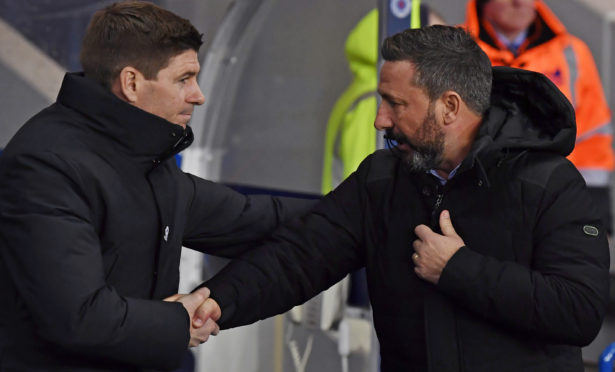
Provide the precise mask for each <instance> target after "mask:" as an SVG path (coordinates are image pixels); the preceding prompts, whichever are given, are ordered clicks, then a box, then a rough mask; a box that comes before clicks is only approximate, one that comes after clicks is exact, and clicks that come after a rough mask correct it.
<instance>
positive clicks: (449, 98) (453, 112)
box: [440, 90, 461, 125]
mask: <svg viewBox="0 0 615 372" xmlns="http://www.w3.org/2000/svg"><path fill="white" fill-rule="evenodd" d="M440 100H441V102H442V107H443V110H442V119H443V122H444V124H445V125H446V124H451V123H453V122H455V120H456V119H457V115H459V109H460V107H461V97H460V96H459V94H457V92H454V91H452V90H449V91H446V92H444V93H443V94H442V96H441V97H440Z"/></svg>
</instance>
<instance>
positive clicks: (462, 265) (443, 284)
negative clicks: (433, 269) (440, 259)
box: [437, 245, 478, 293]
mask: <svg viewBox="0 0 615 372" xmlns="http://www.w3.org/2000/svg"><path fill="white" fill-rule="evenodd" d="M477 255H478V254H477V253H476V252H474V251H472V250H471V249H469V248H468V247H466V246H465V245H464V246H463V247H461V248H459V250H458V251H457V252H455V254H454V255H453V256H452V257H451V258H450V259H449V260H448V262H447V263H446V266H444V269H443V270H442V273H441V274H440V280H438V285H437V287H438V289H440V290H442V291H444V292H446V293H456V292H458V290H459V288H460V287H464V283H465V281H466V280H467V272H468V268H469V267H472V266H473V265H475V262H476V260H477V257H476V256H477Z"/></svg>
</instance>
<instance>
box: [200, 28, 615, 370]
mask: <svg viewBox="0 0 615 372" xmlns="http://www.w3.org/2000/svg"><path fill="white" fill-rule="evenodd" d="M382 55H383V57H384V59H385V62H384V64H383V66H382V69H381V72H380V82H379V85H378V92H379V94H380V95H381V96H382V103H381V104H380V107H379V109H378V114H377V117H376V120H375V126H376V128H377V129H379V130H385V131H386V137H387V138H389V140H394V141H395V142H396V146H395V148H394V151H390V150H380V151H376V152H375V153H373V154H372V155H370V156H369V157H367V158H366V159H365V160H364V161H363V163H362V164H361V165H360V166H359V168H358V170H357V171H356V172H355V173H353V174H352V175H351V176H350V177H349V178H347V179H346V180H345V181H344V182H343V183H342V184H341V185H340V186H339V187H337V188H336V189H335V190H334V191H332V192H331V193H330V194H328V195H327V196H326V197H325V198H324V199H323V200H322V201H321V202H320V203H319V204H318V205H317V206H316V207H315V208H314V209H313V210H312V211H311V212H310V213H308V214H307V215H306V216H303V217H302V218H301V219H300V220H299V221H294V222H292V223H289V224H287V225H285V226H284V227H282V228H280V229H278V230H276V232H275V233H274V234H273V235H272V238H270V239H267V240H266V241H264V242H263V244H262V245H261V246H259V247H257V248H255V249H252V250H250V251H249V252H247V253H246V254H245V255H243V256H242V257H241V258H240V259H238V260H234V261H233V262H232V263H231V264H230V265H229V266H227V267H226V268H225V269H223V270H222V271H221V273H220V274H218V275H217V276H216V277H214V278H213V279H212V280H210V281H208V282H206V283H204V284H203V285H204V286H206V287H208V288H209V289H210V290H211V297H210V298H209V299H207V300H206V301H205V303H204V304H203V305H202V306H201V307H200V308H199V310H198V315H197V318H206V317H207V316H208V314H209V313H210V312H215V311H219V310H220V309H221V311H222V316H221V318H220V319H219V321H218V324H219V325H220V327H221V328H229V327H235V326H239V325H243V324H248V323H251V322H254V321H256V320H258V319H262V318H266V317H268V316H271V315H274V314H277V313H280V312H283V311H286V310H288V309H290V308H291V307H292V306H294V305H297V304H300V303H302V302H304V301H306V300H307V299H309V298H311V297H312V296H314V295H316V294H318V293H319V292H320V291H322V290H324V289H326V288H327V287H329V286H330V285H332V284H333V283H335V282H336V281H338V280H339V279H341V278H342V277H343V276H344V275H346V274H347V273H348V272H350V271H353V270H356V269H358V268H360V267H362V266H365V267H366V269H367V280H368V287H369V296H370V300H371V304H372V306H373V314H374V325H375V328H376V332H377V334H378V339H379V341H380V355H381V370H382V371H421V372H424V371H429V372H440V371H447V372H448V371H472V372H483V371H484V372H492V371H510V372H512V371H514V372H519V371H547V370H548V371H559V372H565V371H576V372H581V371H583V365H582V359H581V349H580V346H582V345H586V344H588V343H589V342H590V341H591V340H592V339H593V338H594V337H595V335H596V334H597V332H598V330H599V328H600V325H601V322H602V319H603V316H604V313H605V308H606V302H607V297H608V266H609V253H608V247H607V239H606V235H605V231H604V227H603V226H602V225H601V222H600V218H599V216H598V214H597V212H596V208H595V206H594V205H593V204H592V199H591V196H590V195H589V193H588V191H587V189H586V187H585V184H584V182H583V178H582V177H581V175H580V174H579V172H578V171H577V170H576V168H575V167H574V166H573V165H572V164H571V163H570V162H569V161H568V160H566V159H565V156H566V155H567V154H568V153H570V151H571V150H572V148H573V146H574V134H575V122H574V111H573V109H572V107H571V105H570V103H569V102H568V100H566V98H565V97H564V96H563V95H562V93H561V92H560V91H559V90H558V89H557V88H556V87H555V86H554V85H553V84H552V83H551V82H550V81H549V80H548V79H547V78H546V77H545V76H543V75H541V74H538V73H534V72H529V71H523V70H517V69H512V68H505V67H497V68H493V69H492V68H491V65H490V63H489V59H488V58H487V56H486V55H485V53H484V52H483V51H482V50H481V49H480V47H479V46H478V45H477V44H476V43H475V42H474V41H473V39H472V37H471V36H470V35H469V34H467V33H466V32H465V31H464V30H463V29H461V28H454V27H448V26H430V27H424V28H421V29H414V30H406V31H404V32H402V33H399V34H397V35H394V36H392V37H389V38H387V39H386V41H385V42H384V45H383V47H382Z"/></svg>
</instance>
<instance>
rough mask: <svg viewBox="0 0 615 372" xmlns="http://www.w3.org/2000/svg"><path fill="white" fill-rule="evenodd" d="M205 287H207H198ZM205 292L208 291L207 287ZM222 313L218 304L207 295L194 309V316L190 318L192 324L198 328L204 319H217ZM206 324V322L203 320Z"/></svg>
mask: <svg viewBox="0 0 615 372" xmlns="http://www.w3.org/2000/svg"><path fill="white" fill-rule="evenodd" d="M201 289H207V287H203V288H200V289H199V290H201ZM207 293H209V289H207ZM221 315H222V310H221V309H220V305H218V303H217V302H216V300H214V299H213V298H210V297H208V298H207V299H206V300H205V302H203V304H201V306H199V308H198V309H197V310H196V313H195V314H194V318H193V319H192V326H193V327H195V328H199V327H201V326H202V325H203V321H204V320H211V319H214V320H215V321H218V319H220V316H221ZM205 325H207V322H205Z"/></svg>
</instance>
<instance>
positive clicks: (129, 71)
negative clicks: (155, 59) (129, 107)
mask: <svg viewBox="0 0 615 372" xmlns="http://www.w3.org/2000/svg"><path fill="white" fill-rule="evenodd" d="M139 75H140V72H139V71H138V70H137V69H135V68H134V67H132V66H126V67H124V68H123V69H122V71H120V74H119V76H118V79H119V88H120V92H121V93H122V95H123V96H124V97H125V98H126V100H127V101H128V102H130V103H135V102H136V101H137V80H138V78H139Z"/></svg>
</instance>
